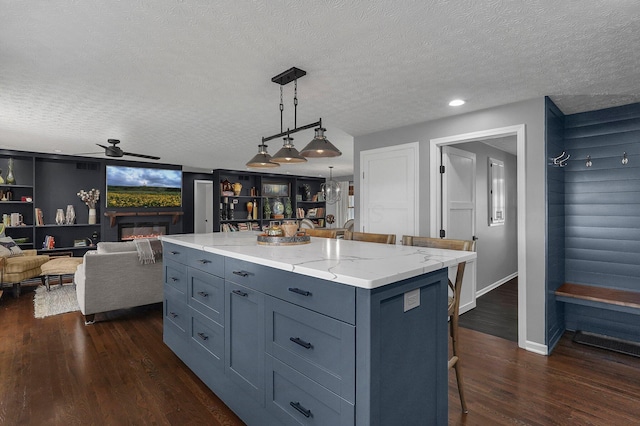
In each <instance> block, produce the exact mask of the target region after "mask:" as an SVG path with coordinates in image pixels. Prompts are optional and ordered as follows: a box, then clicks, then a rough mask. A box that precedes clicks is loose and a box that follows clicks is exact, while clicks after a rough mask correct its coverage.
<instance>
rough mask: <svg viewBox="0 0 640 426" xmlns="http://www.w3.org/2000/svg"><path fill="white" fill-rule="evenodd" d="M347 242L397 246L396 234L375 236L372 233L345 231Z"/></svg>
mask: <svg viewBox="0 0 640 426" xmlns="http://www.w3.org/2000/svg"><path fill="white" fill-rule="evenodd" d="M344 239H345V240H353V241H366V242H370V243H382V244H395V243H396V234H375V233H371V232H352V231H344Z"/></svg>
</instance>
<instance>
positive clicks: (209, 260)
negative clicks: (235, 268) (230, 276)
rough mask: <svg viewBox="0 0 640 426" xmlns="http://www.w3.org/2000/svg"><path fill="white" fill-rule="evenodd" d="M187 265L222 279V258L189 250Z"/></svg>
mask: <svg viewBox="0 0 640 426" xmlns="http://www.w3.org/2000/svg"><path fill="white" fill-rule="evenodd" d="M187 265H189V266H191V267H192V268H195V269H198V270H200V271H204V272H207V273H209V274H213V275H217V276H219V277H224V256H220V255H218V254H213V253H207V252H205V251H201V250H193V249H189V252H188V254H187Z"/></svg>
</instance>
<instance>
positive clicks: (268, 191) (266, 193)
mask: <svg viewBox="0 0 640 426" xmlns="http://www.w3.org/2000/svg"><path fill="white" fill-rule="evenodd" d="M262 196H263V197H288V196H289V184H288V183H263V184H262Z"/></svg>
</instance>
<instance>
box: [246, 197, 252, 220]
mask: <svg viewBox="0 0 640 426" xmlns="http://www.w3.org/2000/svg"><path fill="white" fill-rule="evenodd" d="M252 210H253V203H252V202H251V201H249V202H248V203H247V219H249V220H251V219H252V218H253V215H252V214H251V212H252Z"/></svg>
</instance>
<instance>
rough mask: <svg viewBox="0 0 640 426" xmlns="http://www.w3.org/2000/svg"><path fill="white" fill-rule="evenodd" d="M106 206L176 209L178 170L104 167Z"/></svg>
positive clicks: (179, 182) (179, 185) (178, 203)
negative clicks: (105, 173)
mask: <svg viewBox="0 0 640 426" xmlns="http://www.w3.org/2000/svg"><path fill="white" fill-rule="evenodd" d="M106 199H107V207H124V208H126V207H180V206H181V205H182V171H181V170H169V169H158V168H147V167H125V166H107V196H106Z"/></svg>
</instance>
